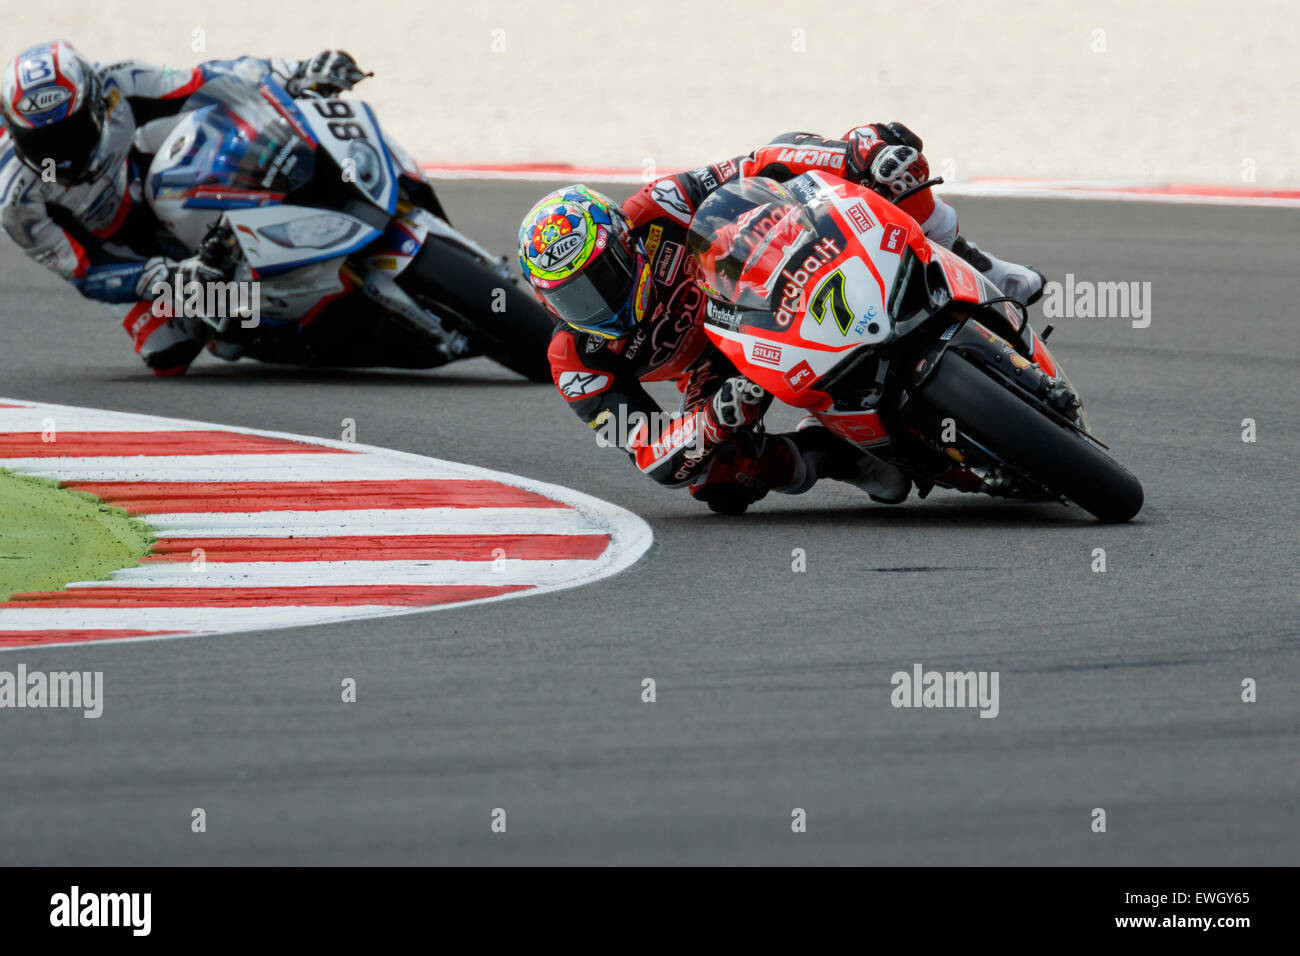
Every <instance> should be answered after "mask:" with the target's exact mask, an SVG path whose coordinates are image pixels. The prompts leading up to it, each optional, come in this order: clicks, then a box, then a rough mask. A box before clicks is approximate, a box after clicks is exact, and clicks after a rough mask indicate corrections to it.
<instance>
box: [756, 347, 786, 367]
mask: <svg viewBox="0 0 1300 956" xmlns="http://www.w3.org/2000/svg"><path fill="white" fill-rule="evenodd" d="M749 357H750V358H751V359H753V360H754V361H755V362H762V363H763V364H765V365H780V364H781V346H779V345H770V344H768V343H767V342H755V343H754V347H753V348H752V349H750V352H749Z"/></svg>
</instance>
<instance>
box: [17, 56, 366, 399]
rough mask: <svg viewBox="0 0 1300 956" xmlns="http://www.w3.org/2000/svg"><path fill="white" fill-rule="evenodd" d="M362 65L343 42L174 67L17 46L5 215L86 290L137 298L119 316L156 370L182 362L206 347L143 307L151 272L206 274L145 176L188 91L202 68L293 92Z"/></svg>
mask: <svg viewBox="0 0 1300 956" xmlns="http://www.w3.org/2000/svg"><path fill="white" fill-rule="evenodd" d="M365 75H367V74H363V73H362V72H361V71H360V70H359V69H358V68H357V65H356V63H355V61H353V59H352V57H351V56H349V55H348V54H347V53H345V52H342V51H338V50H326V51H324V52H323V53H320V54H318V55H317V56H315V57H313V58H311V59H310V60H301V61H299V60H286V59H281V58H276V59H270V60H260V59H254V58H252V57H241V58H239V59H234V60H211V61H208V62H206V63H201V64H199V65H198V66H196V67H193V68H186V69H171V68H167V67H158V66H153V65H152V64H149V63H143V62H141V61H139V60H121V61H118V62H115V63H108V64H99V63H91V62H90V61H89V60H87V59H86V58H85V57H84V56H82V55H81V54H80V53H79V52H78V51H77V50H76V48H74V47H73V46H72V44H70V43H68V42H66V41H62V40H60V41H57V42H54V43H44V44H41V45H39V46H34V47H31V48H30V49H27V50H25V51H23V52H22V53H20V54H18V56H16V57H14V58H13V60H12V61H10V63H9V65H8V66H7V67H5V72H4V74H3V80H2V81H0V100H2V102H0V112H2V113H3V117H4V126H3V128H2V130H0V197H2V198H0V224H2V225H3V227H4V230H5V232H6V233H8V234H9V236H10V238H12V239H13V240H14V242H16V243H17V244H18V246H19V247H20V248H21V249H22V250H23V252H24V253H26V254H27V256H29V257H30V258H32V259H34V260H35V261H37V262H39V263H41V264H42V265H44V266H46V267H48V268H49V269H51V270H53V271H54V272H56V273H58V275H59V276H61V277H62V278H64V279H66V280H68V281H69V282H71V283H72V284H73V285H74V286H76V288H77V289H78V291H80V292H81V294H82V295H84V296H86V297H88V298H91V299H97V300H99V301H102V302H109V303H136V305H135V307H134V308H132V309H131V311H130V312H129V313H128V315H127V318H126V321H125V323H124V324H125V326H126V330H127V332H128V333H129V334H130V335H131V337H132V340H133V341H134V344H135V350H136V352H137V353H139V354H140V357H141V358H143V359H144V361H145V363H146V364H147V365H148V366H149V367H150V368H152V369H153V370H154V372H155V374H159V375H168V374H176V373H178V372H183V371H184V370H185V369H186V367H188V365H189V363H190V362H191V361H192V360H193V359H194V357H195V356H196V355H197V354H198V353H199V351H201V349H202V348H203V339H202V337H201V336H197V335H196V334H195V331H194V330H193V329H188V328H187V327H186V324H185V323H186V319H185V317H176V318H172V319H170V320H168V319H166V318H160V317H157V316H154V315H152V314H151V313H150V302H151V300H152V295H151V293H150V291H149V290H150V289H152V288H153V287H154V285H155V283H156V282H157V281H159V280H160V279H166V278H167V277H169V276H172V275H175V274H176V273H177V272H180V273H182V274H184V275H186V276H187V277H189V276H193V275H196V274H201V271H200V270H201V269H202V267H201V265H199V264H198V263H197V260H196V259H193V258H191V257H190V255H189V250H186V249H185V248H184V247H182V246H180V244H179V243H178V242H176V240H174V239H172V238H171V237H170V236H168V235H166V234H165V232H164V230H163V229H162V228H161V226H160V224H159V223H158V222H157V220H156V219H155V217H154V216H153V214H152V213H151V212H150V210H149V208H148V206H147V204H146V203H145V201H144V191H143V185H142V181H141V178H142V176H143V175H144V174H145V172H146V171H147V170H148V168H149V160H150V159H151V158H152V153H153V152H155V151H156V150H157V148H158V146H159V145H161V143H162V141H163V139H164V138H165V136H166V133H167V132H168V131H169V130H170V128H171V124H172V121H173V120H174V118H175V117H176V116H177V114H178V113H179V112H180V111H181V108H182V106H183V104H184V103H185V100H186V99H187V98H188V97H189V95H190V94H191V93H194V92H195V91H196V90H198V89H199V88H200V87H202V86H203V85H204V84H205V83H207V82H208V81H209V80H212V79H215V78H217V77H224V76H234V77H237V78H240V79H242V80H245V81H247V82H250V83H252V84H254V85H255V84H257V83H260V82H262V81H269V82H272V83H275V84H277V85H279V86H281V87H283V88H284V89H285V90H286V91H287V92H289V94H290V95H292V96H306V95H313V94H318V93H319V94H323V95H333V94H336V93H338V92H340V91H342V90H346V89H350V88H351V87H352V86H353V85H355V84H356V83H357V82H359V81H360V79H361V78H362V77H363V76H365Z"/></svg>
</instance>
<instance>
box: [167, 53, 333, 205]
mask: <svg viewBox="0 0 1300 956" xmlns="http://www.w3.org/2000/svg"><path fill="white" fill-rule="evenodd" d="M204 108H210V109H208V113H207V116H205V117H204V120H203V124H204V126H205V127H207V128H209V129H211V130H213V132H214V133H215V134H216V135H218V136H219V137H220V139H221V143H220V150H219V157H218V161H219V165H220V169H221V175H220V177H219V179H220V181H221V182H222V183H223V184H224V185H228V186H236V187H240V188H243V189H252V190H259V189H261V190H275V191H278V192H289V191H291V190H292V189H295V188H297V187H298V186H300V185H302V184H303V183H305V182H306V181H307V180H308V179H310V178H311V162H310V160H311V153H312V148H311V144H310V143H308V142H307V141H305V140H304V139H303V138H302V136H300V135H299V133H298V132H297V131H296V130H295V128H294V126H293V124H291V123H290V121H289V120H288V119H287V118H286V116H285V115H284V112H283V111H282V109H283V108H282V109H277V108H276V106H275V105H274V104H273V103H272V102H271V100H270V99H269V98H268V97H267V96H265V95H263V94H262V92H261V91H260V90H259V88H258V87H257V86H255V85H253V84H251V83H248V82H245V81H242V80H239V79H236V78H234V77H218V78H216V79H213V80H210V81H209V82H207V83H205V84H204V85H203V86H202V87H201V88H200V89H199V90H198V91H197V92H195V93H194V94H193V95H191V96H190V98H189V99H188V100H186V101H185V110H186V111H189V110H202V109H204ZM214 171H215V170H214Z"/></svg>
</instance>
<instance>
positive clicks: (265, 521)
mask: <svg viewBox="0 0 1300 956" xmlns="http://www.w3.org/2000/svg"><path fill="white" fill-rule="evenodd" d="M145 518H146V520H147V521H148V522H149V525H150V527H152V528H153V529H154V530H155V532H156V533H157V535H158V537H160V538H163V537H166V538H215V537H224V538H261V537H272V538H287V537H290V536H293V537H299V538H315V537H329V536H332V535H358V534H364V535H386V534H597V533H601V532H604V531H606V530H607V529H606V526H605V522H604V519H603V518H601V517H595V518H593V516H591V515H589V514H584V513H583V512H581V511H576V510H571V509H568V508H399V509H381V508H377V509H373V510H370V509H367V510H361V511H252V512H223V511H199V512H186V513H184V514H158V515H146V516H145Z"/></svg>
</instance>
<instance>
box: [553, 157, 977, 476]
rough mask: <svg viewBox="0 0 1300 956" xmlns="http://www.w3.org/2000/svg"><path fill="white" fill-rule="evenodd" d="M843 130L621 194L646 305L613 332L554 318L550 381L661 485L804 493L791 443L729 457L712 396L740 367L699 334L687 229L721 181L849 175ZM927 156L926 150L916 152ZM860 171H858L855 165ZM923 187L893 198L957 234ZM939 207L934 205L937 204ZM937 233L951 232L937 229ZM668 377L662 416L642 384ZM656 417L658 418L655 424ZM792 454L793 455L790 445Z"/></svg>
mask: <svg viewBox="0 0 1300 956" xmlns="http://www.w3.org/2000/svg"><path fill="white" fill-rule="evenodd" d="M847 149H848V144H847V142H846V140H828V139H823V138H821V137H819V136H815V135H813V134H811V133H788V134H785V135H783V136H778V137H777V138H776V139H774V140H773V141H772V142H771V143H769V144H768V145H766V146H760V147H759V148H758V149H756V150H754V151H753V152H752V153H750V154H749V155H747V156H740V157H737V158H735V159H728V160H725V161H723V162H720V163H716V164H714V165H712V166H702V167H700V168H699V169H694V170H691V171H690V172H685V173H678V174H676V175H673V176H666V177H664V178H662V179H659V180H656V181H655V182H652V183H649V184H648V185H646V186H645V187H643V188H642V189H641V190H640V191H638V192H637V193H635V194H634V195H633V196H632V197H631V198H629V199H628V200H627V201H626V202H625V203H624V204H623V207H622V208H623V212H624V213H625V214H626V215H627V217H628V219H629V220H630V224H631V227H632V233H633V237H634V238H639V239H640V240H641V241H643V242H644V243H645V249H646V254H647V258H648V261H649V263H650V266H651V270H652V274H653V279H654V292H653V295H652V298H651V302H652V308H651V309H650V310H649V311H648V313H647V315H646V318H644V319H643V320H642V321H641V322H640V323H639V324H638V325H637V327H636V328H635V329H634V330H633V331H631V332H630V333H628V334H627V335H625V336H623V337H622V338H619V339H612V340H611V339H605V338H601V337H600V336H596V335H592V334H590V333H586V332H581V331H578V330H576V329H574V328H572V327H570V326H567V325H564V324H563V323H561V324H560V325H559V327H558V328H557V330H556V332H555V335H554V337H553V338H552V340H551V346H550V350H549V353H548V356H549V359H550V363H551V375H552V378H553V379H554V381H555V385H556V387H557V388H558V389H559V391H560V394H561V395H562V396H563V397H564V399H565V401H567V402H568V403H569V405H570V407H572V408H573V410H574V412H575V413H577V414H578V415H579V416H580V417H581V418H582V419H583V420H584V421H586V422H587V423H588V424H589V425H590V426H591V427H592V428H593V429H595V430H597V437H598V440H600V441H601V444H611V445H617V446H618V447H620V448H623V449H624V450H626V451H627V452H628V453H629V454H630V455H631V456H632V459H633V461H634V462H635V464H636V466H637V468H638V469H640V470H641V472H643V473H644V474H646V475H648V476H649V477H650V478H652V479H654V480H655V481H657V482H659V483H661V484H666V485H682V484H692V485H693V486H694V487H693V488H692V491H699V490H700V489H701V487H703V486H705V485H707V484H710V483H714V482H719V481H721V482H725V483H739V484H743V485H746V486H747V487H748V488H749V490H750V492H751V495H750V497H751V498H752V499H754V500H756V499H757V498H759V497H762V495H763V494H765V493H766V491H767V490H769V489H775V490H782V491H795V492H797V491H803V490H806V487H807V486H808V483H807V482H805V480H804V478H805V475H804V469H803V467H802V464H801V462H800V461H799V456H798V451H797V449H796V448H792V447H791V443H788V442H780V441H764V442H761V443H760V444H759V446H758V447H757V448H754V447H752V446H747V447H745V449H744V450H743V451H742V452H741V454H740V456H739V458H738V457H737V455H736V453H735V451H734V446H733V449H731V450H728V451H727V452H726V453H724V454H722V455H717V456H715V455H714V452H716V451H717V450H718V449H719V448H722V447H724V446H727V445H732V444H733V440H734V439H735V438H736V437H737V435H736V434H735V433H736V431H738V430H735V429H731V428H728V427H726V426H725V425H723V424H722V423H721V422H720V421H719V420H718V416H717V414H716V412H715V411H714V409H713V408H712V407H711V403H710V399H711V397H712V396H713V395H714V393H715V392H716V391H717V390H718V388H719V386H720V385H722V383H723V382H725V381H726V380H727V379H728V378H731V377H733V376H736V375H738V374H739V372H737V370H736V368H735V367H734V366H733V365H732V364H731V362H730V361H729V360H728V359H727V358H726V357H724V356H723V355H722V353H721V352H719V351H718V350H717V349H716V348H715V347H714V346H713V345H712V344H711V343H710V342H709V340H708V337H707V336H706V335H705V332H704V322H703V316H704V305H705V296H704V293H703V292H702V291H701V290H700V288H699V286H698V285H697V284H696V283H695V281H694V278H693V276H692V273H693V262H692V261H691V260H690V257H689V255H688V254H687V251H686V236H687V228H688V226H689V225H690V221H691V216H692V215H693V213H694V212H695V210H696V209H697V208H698V207H699V204H700V203H701V202H702V201H703V200H704V198H705V197H706V196H708V195H709V194H710V193H711V192H713V191H714V190H716V189H717V188H718V187H719V186H721V185H722V184H724V183H727V182H731V181H733V180H735V179H737V178H739V177H742V176H745V177H750V176H766V177H769V178H771V179H775V180H778V181H783V180H786V179H790V178H792V177H794V176H797V175H800V174H801V173H805V172H808V171H810V170H822V171H824V172H829V173H833V174H836V175H841V176H843V175H845V173H846V170H845V159H846V152H847ZM921 162H922V163H923V162H924V160H923V159H922V160H921ZM849 164H850V169H849V170H848V174H849V175H850V176H851V177H853V178H855V179H857V180H859V181H860V180H861V178H862V177H863V176H864V175H865V171H862V170H859V169H856V168H854V167H853V160H852V158H850V160H849ZM939 205H940V207H941V210H940V211H938V212H937V210H936V200H935V199H933V198H932V197H931V194H930V191H929V190H923V191H921V192H920V193H918V194H917V195H915V196H913V197H909V198H908V199H905V200H904V201H903V203H902V204H901V208H903V209H904V210H906V211H907V212H908V213H910V214H911V215H912V216H913V217H914V218H916V219H917V220H918V222H920V223H922V225H923V227H931V228H933V227H936V226H937V227H939V228H938V229H936V230H935V231H937V232H940V233H947V232H949V231H951V233H952V235H954V236H955V234H956V228H955V226H956V216H955V214H953V213H952V211H951V207H948V206H946V205H945V204H942V202H940V203H939ZM941 212H942V213H943V214H940V213H941ZM935 238H936V239H938V240H939V241H943V238H947V239H948V241H949V242H950V241H951V238H950V237H948V236H946V235H945V236H943V238H940V237H939V236H936V237H935ZM658 381H671V382H673V383H674V384H675V385H676V386H677V389H678V391H679V392H681V394H682V402H681V408H680V409H679V410H678V412H677V413H676V414H674V415H672V416H669V415H667V414H666V413H665V412H664V411H663V410H662V409H661V408H660V407H659V405H658V404H657V403H656V402H655V401H654V399H652V398H651V397H650V395H649V394H648V393H647V392H646V390H645V388H644V386H643V384H642V383H644V382H658ZM655 423H662V424H663V427H662V428H659V429H656V428H655V427H653V426H654V425H655ZM792 452H793V454H792Z"/></svg>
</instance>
